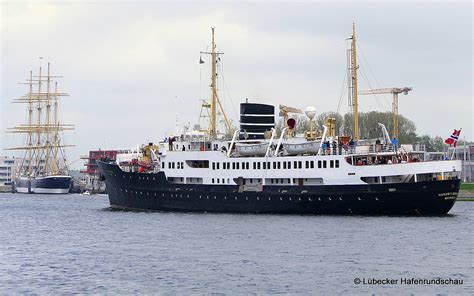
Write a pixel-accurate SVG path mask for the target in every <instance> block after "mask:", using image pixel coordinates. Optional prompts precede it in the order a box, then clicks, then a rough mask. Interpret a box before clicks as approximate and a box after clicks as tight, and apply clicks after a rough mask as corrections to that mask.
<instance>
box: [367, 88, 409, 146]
mask: <svg viewBox="0 0 474 296" xmlns="http://www.w3.org/2000/svg"><path fill="white" fill-rule="evenodd" d="M412 90H413V88H412V87H392V88H379V89H371V90H363V91H360V92H359V95H375V94H393V102H392V113H393V137H394V138H397V139H398V134H399V133H398V94H401V93H403V94H404V95H408V92H409V91H412Z"/></svg>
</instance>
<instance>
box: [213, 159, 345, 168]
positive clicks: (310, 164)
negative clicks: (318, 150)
mask: <svg viewBox="0 0 474 296" xmlns="http://www.w3.org/2000/svg"><path fill="white" fill-rule="evenodd" d="M241 164H242V165H241ZM304 164H305V165H304V167H305V168H306V169H314V167H315V161H313V160H306V161H305V162H304ZM317 165H318V168H319V169H321V168H324V169H325V168H327V167H328V161H327V160H318V162H317ZM240 166H242V169H243V170H248V169H250V163H249V162H224V163H222V168H223V169H224V170H230V169H231V167H232V169H233V170H239V169H240ZM292 167H293V169H302V168H303V161H293V162H291V161H275V162H269V161H266V162H253V163H252V168H253V169H254V170H260V169H264V170H270V169H272V168H273V169H274V170H281V169H282V168H283V169H284V170H291V169H292ZM329 168H339V160H338V159H336V160H330V161H329ZM212 169H213V170H218V169H220V163H219V162H213V163H212Z"/></svg>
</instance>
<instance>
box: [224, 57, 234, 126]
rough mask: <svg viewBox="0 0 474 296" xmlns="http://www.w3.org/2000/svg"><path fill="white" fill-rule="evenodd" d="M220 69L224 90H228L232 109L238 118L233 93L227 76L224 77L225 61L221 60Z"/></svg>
mask: <svg viewBox="0 0 474 296" xmlns="http://www.w3.org/2000/svg"><path fill="white" fill-rule="evenodd" d="M220 68H221V69H220V70H221V76H222V84H223V86H224V90H225V91H226V92H227V94H228V95H229V99H230V103H231V106H232V111H234V115H235V118H238V113H237V110H236V109H235V104H234V100H233V99H232V95H231V93H230V89H229V86H228V85H227V83H226V82H225V78H224V63H223V62H222V60H221V63H220ZM224 93H225V92H224Z"/></svg>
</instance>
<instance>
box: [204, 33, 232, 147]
mask: <svg viewBox="0 0 474 296" xmlns="http://www.w3.org/2000/svg"><path fill="white" fill-rule="evenodd" d="M214 29H215V28H214V27H211V31H212V43H211V52H206V51H201V53H202V54H209V55H211V63H212V65H211V102H210V104H209V109H210V111H209V113H210V114H209V128H208V134H209V137H210V138H211V139H216V138H217V108H219V110H220V111H221V114H222V115H223V116H224V121H225V123H226V126H227V129H228V130H229V131H231V132H232V125H231V124H230V121H229V119H228V118H227V114H226V113H225V111H224V107H223V106H222V103H221V100H220V99H219V95H218V93H217V63H218V62H219V61H220V58H219V56H220V55H222V54H224V53H223V52H217V51H216V42H215V38H214ZM202 63H203V62H202Z"/></svg>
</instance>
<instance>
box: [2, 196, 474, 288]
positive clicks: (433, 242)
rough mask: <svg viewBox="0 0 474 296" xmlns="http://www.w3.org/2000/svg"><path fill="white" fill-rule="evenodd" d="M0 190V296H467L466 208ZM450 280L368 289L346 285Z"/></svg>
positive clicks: (469, 207)
mask: <svg viewBox="0 0 474 296" xmlns="http://www.w3.org/2000/svg"><path fill="white" fill-rule="evenodd" d="M107 207H108V199H107V197H106V196H105V195H103V196H81V195H65V196H45V195H20V194H16V195H15V194H0V294H4V293H7V294H18V293H22V294H24V293H38V294H51V293H54V294H63V293H99V294H104V293H109V294H115V293H127V294H130V293H163V294H196V293H199V294H201V293H213V292H217V293H228V294H236V293H239V294H240V293H257V294H273V293H291V294H297V293H300V294H324V295H328V294H367V293H389V294H399V293H402V292H403V294H409V293H415V294H420V293H422V294H426V293H430V294H433V293H440V294H455V295H460V294H471V295H472V294H474V289H473V280H472V275H473V248H472V246H473V241H472V234H473V233H472V227H473V223H472V222H473V216H474V215H473V210H474V202H457V203H456V205H455V206H454V208H453V209H452V210H451V215H449V216H447V217H339V216H337V217H325V216H281V215H228V214H182V213H136V212H121V211H110V210H107ZM356 277H357V278H361V279H362V278H367V279H369V278H387V277H388V278H393V279H399V278H402V277H403V278H405V277H406V278H412V277H415V278H427V279H432V278H437V277H443V278H453V279H458V280H463V284H462V285H401V284H396V285H367V284H365V285H364V284H359V285H356V284H354V278H356Z"/></svg>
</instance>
